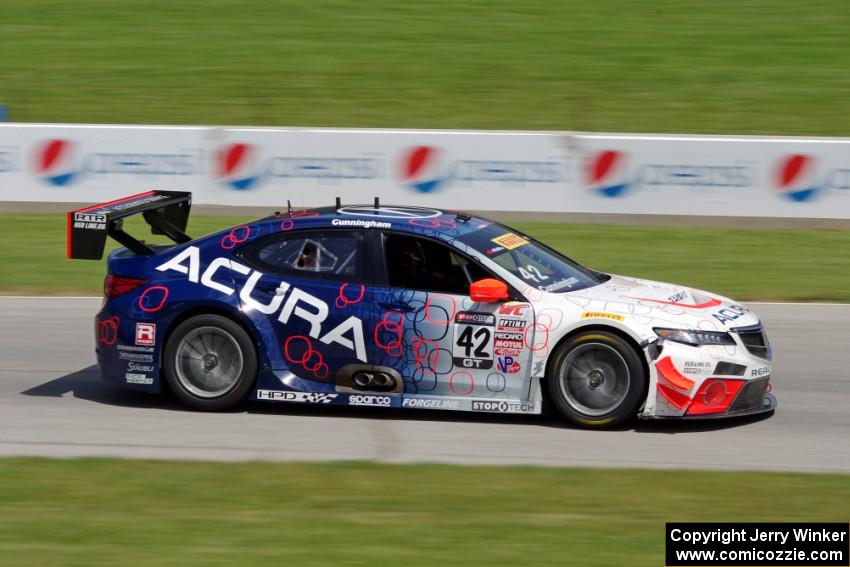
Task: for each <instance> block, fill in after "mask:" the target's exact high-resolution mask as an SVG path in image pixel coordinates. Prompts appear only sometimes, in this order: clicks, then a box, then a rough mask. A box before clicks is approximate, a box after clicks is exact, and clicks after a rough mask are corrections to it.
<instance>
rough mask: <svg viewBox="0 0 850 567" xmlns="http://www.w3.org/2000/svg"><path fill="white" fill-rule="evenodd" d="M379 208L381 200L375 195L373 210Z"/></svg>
mask: <svg viewBox="0 0 850 567" xmlns="http://www.w3.org/2000/svg"><path fill="white" fill-rule="evenodd" d="M380 208H381V202H380V201H379V200H378V198H377V197H375V210H376V211H377V210H378V209H380Z"/></svg>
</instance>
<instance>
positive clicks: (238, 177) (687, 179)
mask: <svg viewBox="0 0 850 567" xmlns="http://www.w3.org/2000/svg"><path fill="white" fill-rule="evenodd" d="M152 188H157V189H163V190H182V191H192V193H193V201H194V202H195V203H196V204H215V205H233V206H262V207H269V208H270V209H273V208H280V207H282V206H285V204H286V202H287V200H288V201H290V202H291V203H292V204H293V205H294V206H296V205H297V206H302V205H303V206H312V205H320V204H326V203H333V202H334V199H335V197H337V196H339V197H341V198H342V200H343V202H345V203H352V204H353V203H368V202H371V201H372V199H373V198H374V197H375V196H378V197H380V198H381V200H382V201H384V202H386V203H395V204H401V205H419V206H424V207H435V208H449V209H466V210H479V211H530V212H534V211H545V212H567V213H605V214H612V213H613V214H618V213H619V214H663V215H717V216H732V217H735V216H744V217H746V216H753V217H801V218H804V217H808V218H850V139H838V138H790V137H789V138H781V137H738V136H732V137H724V136H679V135H653V134H645V135H644V134H641V135H631V134H592V133H579V132H496V131H493V132H487V131H439V130H355V129H331V128H317V129H306V128H215V127H172V126H150V127H148V126H98V125H81V124H80V125H78V124H68V125H56V124H14V123H9V124H0V200H2V201H41V202H47V201H53V202H77V203H78V202H83V203H85V202H96V201H108V200H112V199H115V198H117V197H120V196H122V195H126V194H128V193H133V192H141V191H145V190H148V189H152Z"/></svg>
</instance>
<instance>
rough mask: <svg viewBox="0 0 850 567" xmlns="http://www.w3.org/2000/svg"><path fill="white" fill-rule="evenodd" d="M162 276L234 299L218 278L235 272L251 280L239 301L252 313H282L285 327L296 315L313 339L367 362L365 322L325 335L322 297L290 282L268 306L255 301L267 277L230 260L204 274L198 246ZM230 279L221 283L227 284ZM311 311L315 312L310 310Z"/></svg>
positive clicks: (211, 266) (351, 323) (185, 252)
mask: <svg viewBox="0 0 850 567" xmlns="http://www.w3.org/2000/svg"><path fill="white" fill-rule="evenodd" d="M156 269H157V270H159V271H160V272H165V271H168V270H171V271H175V272H177V273H180V274H186V275H187V276H188V278H189V281H190V282H192V283H200V284H201V285H203V286H205V287H208V288H210V289H213V290H216V291H218V292H221V293H223V294H225V295H233V294H234V293H235V292H236V290H235V289H234V288H232V287H230V286H228V285H225V284H224V283H221V281H216V276H217V275H218V272H219V271H221V270H224V271H232V272H236V273H239V274H242V275H244V276H248V279H247V281H246V282H245V285H244V286H243V287H242V289H241V290H240V291H239V299H240V300H241V301H242V303H243V305H245V307H247V308H249V309H256V310H257V311H259V312H260V313H264V314H266V315H272V314H274V313H275V312H277V311H278V310H279V311H280V312H279V313H278V317H277V318H278V321H280V322H281V323H283V324H286V323H287V322H289V319H290V317H292V316H293V315H294V316H296V317H298V318H300V319H302V320H303V321H306V322H307V323H309V324H310V332H309V335H310V337H312V338H314V339H318V340H319V341H321V342H323V343H325V344H331V343H337V344H339V345H341V346H343V347H345V348H347V349H349V350H352V351H354V353H355V355H356V356H357V358H358V360H361V361H363V362H366V345H365V342H364V340H363V322H362V321H361V320H360V319H359V318H358V317H354V316H350V317H348V318H347V319H346V320H345V321H343V322H342V323H340V324H339V325H337V326H336V327H334V328H333V329H330V330H329V331H327V332H325V333H323V331H324V329H322V323H323V322H324V321H325V319H327V318H328V304H327V303H325V302H324V301H322V300H321V299H319V298H318V297H316V296H314V295H311V294H309V293H307V292H306V291H304V290H302V289H300V288H297V287H292V286H290V284H289V283H287V282H281V283H280V286H279V287H278V289H277V293H275V295H274V296H273V297H272V299H271V300H270V301H269V302H268V303H265V304H264V303H260V302H259V301H257V300H256V299H254V298H253V297H252V294H253V292H254V288H255V287H256V285H257V283H258V282H259V281H260V279H261V278H262V277H263V275H264V274H263V273H262V272H260V271H257V270H254V269H252V268H249V267H248V266H245V265H243V264H240V263H239V262H235V261H233V260H230V259H228V258H224V257H219V258H215V259H214V260H213V261H212V262H210V263H209V265H208V266H207V268H206V269H205V270H204V272H203V273H201V272H200V270H201V260H200V250H199V249H198V247H196V246H189V247H187V248H186V249H185V250H183V251H182V252H180V253H179V254H177V255H176V256H175V257H174V258H172V259H170V260H168V261H167V262H165V263H163V264H161V265H159V266H157V267H156ZM227 279H228V278H226V277H219V280H224V281H227ZM307 307H309V308H311V309H312V311H311V310H308V309H307ZM347 335H350V337H349V336H347Z"/></svg>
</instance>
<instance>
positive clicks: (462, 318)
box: [455, 311, 496, 326]
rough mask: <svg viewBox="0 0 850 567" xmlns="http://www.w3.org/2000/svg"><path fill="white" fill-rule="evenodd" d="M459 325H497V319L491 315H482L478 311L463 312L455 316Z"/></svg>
mask: <svg viewBox="0 0 850 567" xmlns="http://www.w3.org/2000/svg"><path fill="white" fill-rule="evenodd" d="M455 321H456V322H457V323H469V324H470V325H490V326H493V325H495V324H496V317H495V315H492V314H490V313H480V312H478V311H461V312H460V313H458V314H457V315H456V316H455Z"/></svg>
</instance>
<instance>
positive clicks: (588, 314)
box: [581, 311, 626, 322]
mask: <svg viewBox="0 0 850 567" xmlns="http://www.w3.org/2000/svg"><path fill="white" fill-rule="evenodd" d="M581 318H582V319H611V320H612V321H620V322H622V321H625V320H626V318H625V317H623V316H622V315H615V314H614V313H603V312H602V311H585V312H584V313H582V314H581Z"/></svg>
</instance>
